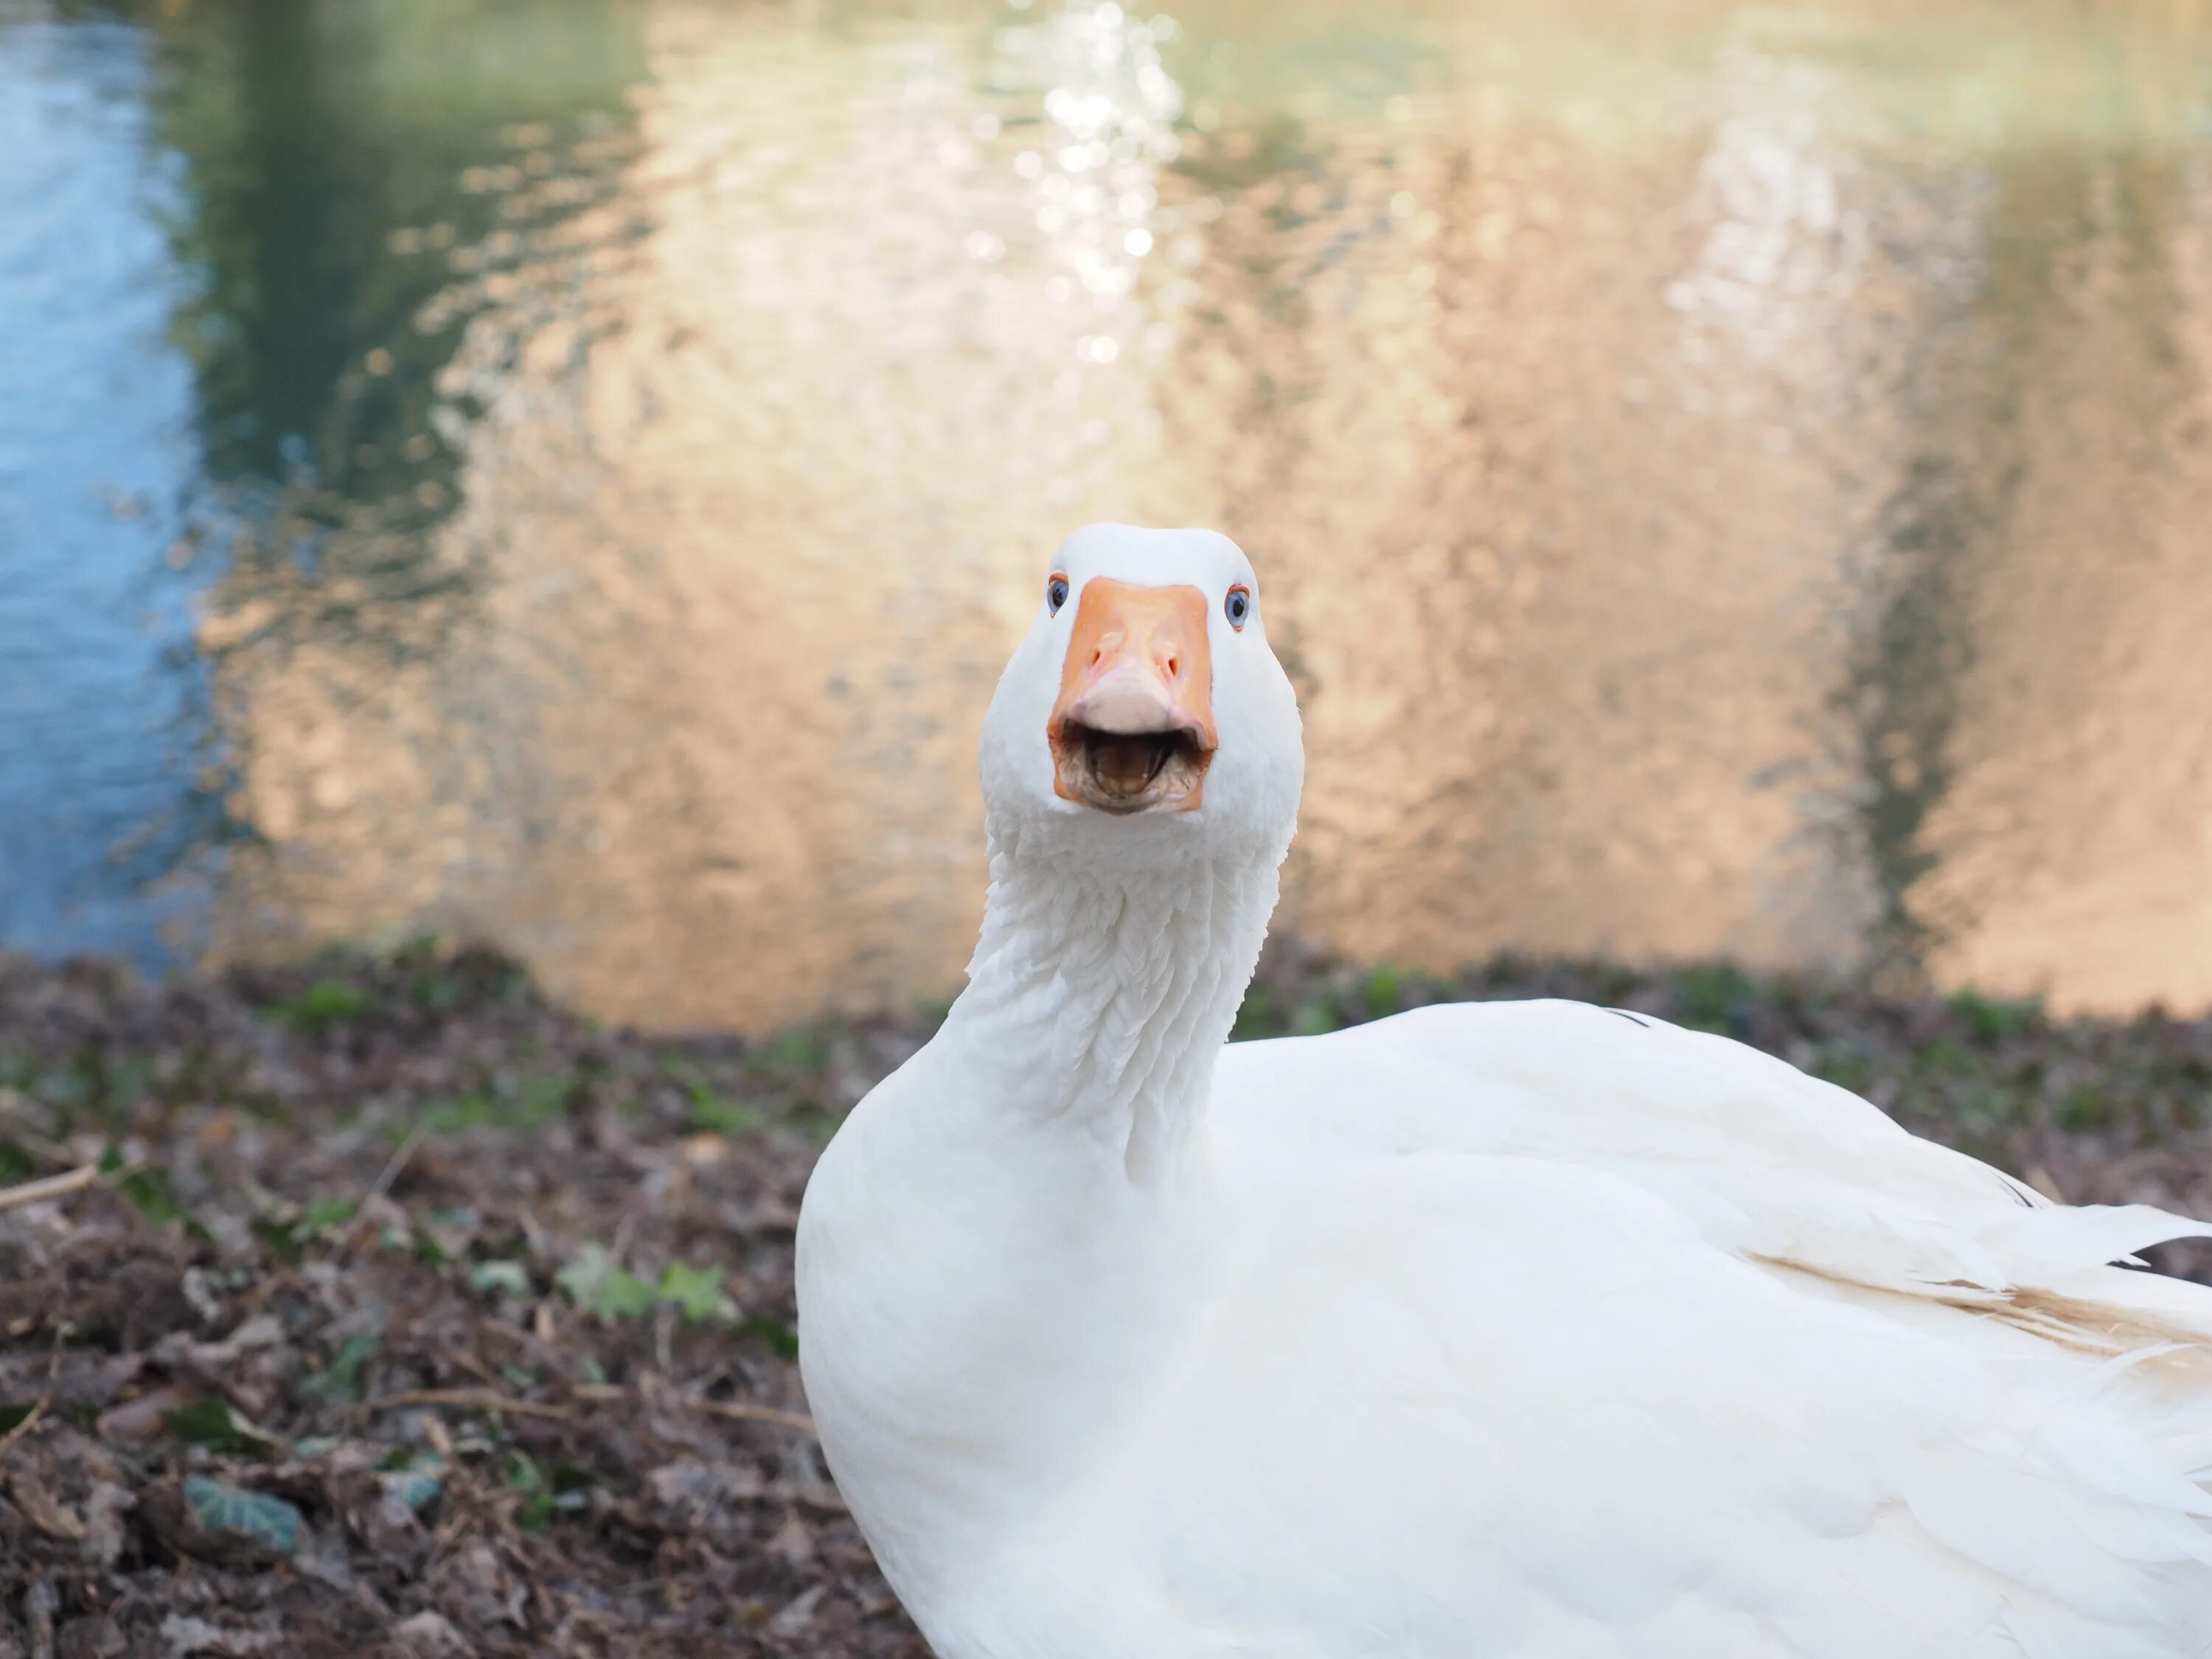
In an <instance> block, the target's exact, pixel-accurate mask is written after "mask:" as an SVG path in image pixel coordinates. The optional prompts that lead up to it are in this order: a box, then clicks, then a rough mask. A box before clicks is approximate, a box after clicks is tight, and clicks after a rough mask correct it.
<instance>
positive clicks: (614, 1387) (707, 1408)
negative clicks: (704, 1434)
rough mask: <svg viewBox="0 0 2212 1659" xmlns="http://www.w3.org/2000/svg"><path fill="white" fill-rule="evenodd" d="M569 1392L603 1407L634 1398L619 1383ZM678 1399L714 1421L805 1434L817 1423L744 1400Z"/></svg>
mask: <svg viewBox="0 0 2212 1659" xmlns="http://www.w3.org/2000/svg"><path fill="white" fill-rule="evenodd" d="M568 1392H569V1393H570V1394H572V1395H575V1396H576V1398H577V1399H579V1400H582V1401H589V1402H591V1403H592V1404H593V1405H602V1406H603V1405H609V1404H611V1403H612V1402H614V1401H617V1400H628V1399H629V1398H630V1397H631V1391H630V1390H629V1389H626V1388H624V1387H623V1385H622V1384H621V1383H574V1384H573V1385H572V1386H571V1387H570V1388H569V1389H568ZM676 1398H677V1402H678V1404H679V1405H683V1406H686V1407H690V1409H691V1410H693V1411H696V1412H706V1413H709V1414H710V1415H712V1416H714V1417H727V1418H732V1419H736V1420H737V1421H738V1422H740V1423H773V1424H775V1425H776V1426H777V1427H778V1428H781V1429H796V1430H798V1431H799V1433H801V1434H812V1433H813V1432H814V1419H812V1418H811V1417H806V1416H804V1415H802V1414H801V1413H798V1412H786V1411H778V1410H777V1409H776V1408H775V1407H773V1406H755V1405H751V1404H750V1403H748V1402H747V1401H743V1400H709V1399H708V1398H707V1396H706V1395H703V1394H683V1395H677V1396H676Z"/></svg>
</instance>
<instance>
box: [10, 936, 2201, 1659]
mask: <svg viewBox="0 0 2212 1659" xmlns="http://www.w3.org/2000/svg"><path fill="white" fill-rule="evenodd" d="M1508 995H1516V996H1517V995H1566V996H1575V997H1581V998H1585V999H1588V1000H1595V1001H1600V1002H1604V1003H1607V1004H1610V1005H1613V1006H1623V1007H1628V1008H1633V1009H1638V1010H1641V1011H1644V1012H1651V1013H1656V1014H1659V1015H1662V1016H1664V1017H1667V1018H1674V1019H1678V1020H1680V1021H1682V1022H1684V1023H1686V1024H1697V1025H1703V1026H1706V1027H1708V1028H1711V1029H1716V1030H1726V1031H1729V1032H1731V1033H1732V1034H1734V1035H1735V1036H1740V1037H1742V1038H1743V1039H1745V1040H1746V1041H1748V1042H1753V1043H1756V1044H1758V1045H1759V1046H1760V1047H1762V1048H1767V1049H1769V1050H1771V1052H1774V1053H1776V1054H1781V1055H1783V1056H1784V1058H1786V1059H1788V1060H1792V1061H1794V1062H1795V1063H1796V1064H1798V1065H1800V1066H1805V1067H1806V1068H1807V1069H1808V1070H1811V1071H1814V1072H1816V1073H1820V1074H1821V1075H1823V1076H1826V1077H1829V1078H1831V1079H1834V1080H1836V1081H1838V1082H1841V1083H1844V1084H1845V1085H1847V1086H1850V1087H1851V1088H1854V1089H1856V1090H1857V1091H1860V1092H1862V1093H1863V1094H1866V1095H1867V1096H1869V1098H1871V1099H1873V1100H1875V1102H1876V1103H1878V1104H1880V1105H1881V1106H1882V1107H1883V1108H1884V1109H1887V1110H1889V1111H1891V1112H1893V1114H1895V1115H1898V1116H1899V1117H1900V1118H1901V1119H1902V1120H1903V1121H1905V1122H1906V1123H1907V1124H1908V1125H1910V1127H1912V1128H1914V1129H1916V1130H1917V1131H1919V1132H1921V1133H1927V1134H1931V1135H1934V1136H1936V1137H1937V1138H1940V1139H1946V1140H1949V1141H1952V1142H1954V1143H1955V1144H1959V1145H1962V1146H1966V1147H1967V1148H1968V1149H1969V1150H1971V1151H1972V1152H1976V1153H1977V1154H1978V1155H1980V1156H1982V1157H1984V1158H1990V1159H1991V1160H1992V1161H1994V1162H1996V1163H1998V1164H2002V1165H2003V1166H2004V1167H2006V1168H2008V1169H2009V1170H2013V1171H2014V1172H2015V1173H2016V1174H2019V1175H2021V1176H2024V1177H2025V1178H2027V1180H2029V1181H2031V1182H2033V1183H2034V1184H2035V1185H2037V1186H2039V1187H2041V1188H2045V1189H2046V1190H2048V1191H2050V1192H2051V1193H2053V1194H2057V1195H2061V1196H2063V1197H2065V1198H2068V1199H2070V1200H2095V1201H2104V1202H2117V1201H2128V1200H2147V1201H2149V1202H2154V1203H2159V1204H2163V1205H2166V1206H2170V1207H2173V1208H2177V1209H2181V1210H2184V1211H2193V1212H2197V1213H2199V1214H2212V1129H2208V1125H2212V1021H2199V1022H2189V1021H2182V1020H2176V1019H2170V1018H2164V1017H2162V1016H2160V1015H2157V1014H2152V1015H2147V1016H2145V1017H2143V1018H2138V1019H2135V1020H2130V1021H2124V1022H2100V1021H2086V1020H2084V1021H2058V1020H2054V1019H2052V1018H2047V1017H2046V1016H2045V1014H2044V1013H2042V1012H2040V1011H2039V1010H2038V1009H2036V1008H2034V1007H2033V1006H2023V1005H2015V1004H2008V1003H1998V1002H1991V1001H1988V1000H1982V999H1978V998H1960V999H1954V1000H1941V999H1936V998H1933V997H1917V998H1913V997H1905V998H1897V997H1890V998H1884V997H1880V996H1876V995H1874V994H1871V993H1869V992H1867V991H1865V990H1863V989H1859V988H1855V987H1848V986H1840V985H1820V984H1813V983H1808V982H1800V981H1786V980H1772V979H1760V978H1756V977H1752V976H1747V975H1743V974H1741V973H1738V972H1736V971H1735V970H1733V969H1727V968H1723V967H1693V968H1686V969H1673V970H1668V971H1665V972H1653V973H1641V974H1639V973H1632V972H1628V971H1626V970H1621V969H1608V968H1602V967H1593V966H1577V965H1547V966H1529V965H1522V964H1513V963H1502V964H1498V965H1494V966H1492V967H1490V968H1487V969H1481V970H1479V971H1474V972H1471V973H1469V974H1468V975H1463V976H1462V977H1460V978H1458V979H1456V980H1453V981H1436V980H1431V979H1426V978H1423V977H1420V976H1418V975H1401V974H1397V973H1393V972H1390V971H1389V970H1387V969H1386V970H1376V971H1370V972H1365V973H1358V972H1354V971H1352V970H1351V969H1346V968H1344V967H1341V966H1339V965H1335V964H1331V963H1324V962H1319V961H1316V960H1313V959H1311V958H1309V957H1304V956H1302V955H1300V954H1299V953H1298V952H1297V951H1295V950H1285V951H1279V952H1278V953H1276V954H1275V955H1274V956H1273V957H1271V958H1270V960H1269V962H1268V963H1267V965H1266V966H1265V967H1264V968H1263V969H1262V974H1261V981H1260V982H1259V983H1258V985H1257V986H1256V987H1255V990H1254V994H1253V995H1252V998H1251V999H1250V1000H1249V1002H1248V1004H1247V1006H1246V1009H1245V1013H1244V1017H1243V1020H1242V1022H1241V1024H1240V1032H1241V1033H1242V1034H1243V1035H1256V1034H1266V1033H1275V1032H1282V1031H1305V1030H1326V1029H1329V1028H1331V1027H1333V1026H1335V1025H1340V1024H1346V1023H1350V1022H1353V1021H1357V1020H1359V1019H1364V1018H1372V1017H1375V1016H1376V1015H1379V1014H1383V1013H1386V1012H1391V1011H1393V1010H1395V1009H1397V1008H1399V1007H1401V1006H1410V1005H1412V1004H1415V1003H1419V1002H1425V1001H1431V1000H1438V999H1440V998H1447V997H1498V996H1508ZM931 1024H932V1020H931V1019H930V1018H928V1017H927V1016H926V1015H916V1016H915V1017H914V1018H906V1019H896V1020H893V1019H884V1020H876V1021H857V1022H856V1021H829V1022H824V1023H822V1024H817V1025H813V1026H810V1027H806V1028H804V1029H801V1030H793V1031H787V1032H785V1033H783V1034H782V1035H781V1036H777V1037H775V1039H773V1040H771V1041H767V1042H756V1043H747V1042H740V1041H738V1040H736V1039H732V1038H704V1039H698V1040H687V1041H672V1040H668V1039H664V1038H656V1037H650V1036H641V1035H637V1034H635V1033H629V1032H624V1031H619V1030H608V1029H605V1028H604V1027H600V1026H598V1025H595V1024H592V1023H590V1022H588V1021H586V1020H584V1019H581V1018H577V1017H575V1016H574V1015H571V1014H568V1013H565V1012H562V1011H561V1010H559V1009H557V1008H555V1007H552V1006H549V1005H547V1004H546V1003H545V1002H544V1000H541V999H540V998H539V997H538V995H537V994H535V993H534V991H533V990H532V987H531V986H530V985H529V983H528V982H527V981H526V979H525V978H524V976H523V975H521V974H520V972H519V971H518V970H516V969H514V968H513V966H512V965H511V964H509V963H506V962H504V961H502V960H501V959H500V958H498V957H493V956H490V955H488V954H485V953H483V952H479V951H460V952H458V953H455V952H447V951H441V950H439V949H437V948H435V947H433V946H429V945H422V946H416V947H413V948H410V949H409V950H406V951H401V952H399V953H398V954H396V955H393V956H390V957H377V958H369V957H330V958H325V959H322V960H319V961H317V962H313V963H303V964H300V965H297V966H295V967H290V968H285V969H240V970H237V971H234V972H232V973H229V974H228V975H222V976H218V977H213V978H206V979H197V980H186V981H177V982H171V983H167V984H161V985H147V984H143V983H141V982H139V981H137V980H135V979H134V978H132V977H131V975H128V974H126V973H125V972H123V971H121V970H119V969H115V968H113V967H111V966H106V965H101V964H89V963H77V964H69V965H64V966H60V967H46V966H37V965H33V964H31V963H27V962H22V961H20V960H13V959H0V1659H17V1656H28V1659H75V1656H89V1655H115V1656H121V1655H128V1656H132V1659H141V1656H163V1659H168V1656H188V1655H194V1654H207V1655H216V1656H224V1655H250V1654H270V1655H279V1656H287V1659H292V1656H299V1659H319V1656H336V1655H345V1656H348V1659H459V1656H465V1655H478V1656H486V1659H489V1656H504V1655H559V1656H658V1655H670V1656H675V1655H682V1656H687V1659H690V1656H696V1659H719V1656H741V1655H742V1656H754V1655H768V1654H775V1655H806V1656H818V1659H923V1656H924V1655H925V1653H926V1650H925V1649H924V1648H923V1646H922V1644H921V1641H920V1640H919V1638H917V1637H916V1636H915V1634H914V1632H913V1630H912V1628H911V1627H910V1626H908V1623H907V1622H906V1620H905V1619H904V1617H903V1615H902V1613H900V1611H899V1609H898V1607H897V1606H896V1602H895V1601H894V1600H893V1598H892V1596H891V1595H890V1592H889V1591H888V1589H886V1588H885V1587H884V1583H883V1582H882V1580H881V1579H880V1578H879V1577H878V1576H877V1575H876V1573H875V1571H874V1569H873V1567H872V1564H871V1562H870V1559H869V1556H868V1553H867V1550H866V1546H865V1545H864V1544H863V1543H862V1541H861V1540H860V1536H859V1534H858V1532H857V1531H856V1529H855V1528H854V1526H853V1524H852V1522H851V1521H850V1519H849V1518H848V1516H847V1515H846V1514H845V1512H844V1510H843V1507H842V1504H840V1503H839V1501H838V1498H837V1496H836V1491H835V1489H834V1488H833V1487H832V1486H831V1485H830V1483H829V1479H828V1476H827V1474H826V1472H825V1471H824V1469H823V1466H822V1462H821V1459H820V1455H819V1453H818V1451H817V1449H816V1447H815V1444H814V1442H813V1440H812V1438H811V1435H810V1434H809V1432H808V1431H807V1427H806V1422H805V1415H804V1413H805V1401H804V1400H803V1398H802V1397H801V1395H800V1393H799V1381H798V1375H797V1370H796V1366H795V1365H794V1364H793V1352H794V1339H793V1319H794V1310H793V1305H792V1288H791V1249H792V1231H793V1223H794V1221H795V1219H796V1217H797V1212H798V1206H799V1194H800V1193H801V1191H802V1189H803V1188H804V1186H805V1179H806V1174H807V1171H808V1170H809V1169H810V1168H811V1164H812V1162H813V1159H814V1158H815V1156H816V1154H817V1152H818V1151H819V1149H820V1147H821V1146H822V1145H823V1142H824V1140H825V1139H826V1138H827V1135H828V1133H829V1131H830V1130H831V1129H832V1128H833V1127H834V1126H835V1124H836V1121H837V1119H838V1117H839V1116H840V1115H841V1114H842V1112H843V1111H844V1110H845V1109H847V1108H848V1107H849V1106H850V1104H851V1103H853V1102H854V1101H855V1100H857V1099H858V1098H859V1097H860V1095H861V1094H862V1093H864V1092H865V1091H866V1089H867V1088H868V1087H869V1086H870V1085H872V1083H873V1082H874V1081H875V1080H876V1079H878V1077H880V1076H882V1075H883V1074H884V1073H885V1072H887V1071H888V1070H890V1068H891V1067H893V1066H896V1065H897V1064H898V1063H899V1061H900V1060H902V1059H903V1058H904V1057H905V1056H906V1055H907V1054H909V1053H911V1052H912V1051H913V1050H914V1048H915V1047H916V1046H917V1045H918V1044H919V1043H920V1042H921V1041H922V1040H923V1039H924V1038H925V1037H926V1036H927V1032H928V1030H930V1028H931ZM56 1177H58V1178H59V1181H58V1185H59V1187H60V1188H62V1189H63V1190H60V1191H59V1192H58V1193H54V1194H52V1195H51V1196H47V1197H46V1198H44V1199H42V1200H37V1201H26V1200H27V1193H26V1185H25V1184H26V1183H28V1182H35V1181H46V1180H50V1179H53V1178H56ZM50 1190H51V1189H50ZM2158 1265H2160V1266H2161V1267H2166V1269H2168V1270H2171V1271H2184V1272H2194V1273H2197V1276H2200V1277H2207V1278H2212V1256H2208V1255H2204V1254H2202V1253H2200V1254H2197V1255H2193V1256H2192V1255H2186V1254H2183V1253H2179V1252H2173V1251H2169V1252H2167V1253H2166V1254H2165V1255H2164V1256H2163V1258H2162V1259H2161V1261H2160V1263H2159V1264H2158Z"/></svg>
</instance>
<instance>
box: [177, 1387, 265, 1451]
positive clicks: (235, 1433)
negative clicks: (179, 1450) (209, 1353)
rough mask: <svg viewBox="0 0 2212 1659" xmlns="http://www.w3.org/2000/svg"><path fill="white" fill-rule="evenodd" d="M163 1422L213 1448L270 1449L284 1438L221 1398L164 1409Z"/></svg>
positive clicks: (181, 1436) (186, 1438)
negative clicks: (169, 1410) (234, 1409)
mask: <svg viewBox="0 0 2212 1659" xmlns="http://www.w3.org/2000/svg"><path fill="white" fill-rule="evenodd" d="M161 1426H162V1427H164V1428H166V1429H167V1430H168V1431H169V1432H170V1433H171V1434H173V1435H174V1436H176V1437H177V1438H178V1439H179V1440H184V1441H189V1442H190V1443H191V1444H193V1445H195V1446H205V1447H207V1448H208V1449H210V1451H222V1452H259V1453H264V1454H265V1453H268V1452H270V1451H273V1450H275V1449H277V1448H279V1447H281V1446H282V1445H283V1442H282V1441H280V1440H279V1439H277V1438H276V1436H275V1435H272V1434H270V1433H269V1432H268V1431H266V1430H264V1429H263V1428H262V1427H261V1426H260V1425H258V1424H257V1423H255V1422H254V1421H253V1420H252V1419H251V1418H247V1417H244V1416H241V1415H240V1413H237V1412H234V1411H233V1410H232V1409H231V1408H230V1403H229V1401H225V1400H221V1399H207V1400H195V1401H192V1403H191V1405H189V1406H179V1407H177V1409H176V1410H174V1411H171V1412H163V1413H161Z"/></svg>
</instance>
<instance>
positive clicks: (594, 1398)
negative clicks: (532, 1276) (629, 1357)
mask: <svg viewBox="0 0 2212 1659" xmlns="http://www.w3.org/2000/svg"><path fill="white" fill-rule="evenodd" d="M571 1392H572V1393H574V1395H575V1396H576V1398H577V1399H579V1400H581V1401H586V1402H588V1403H590V1404H593V1405H605V1404H607V1403H609V1402H611V1401H617V1400H627V1399H629V1397H630V1390H629V1389H625V1388H623V1387H622V1386H620V1385H619V1384H617V1383H579V1384H577V1385H576V1387H575V1388H574V1389H572V1390H571ZM677 1399H678V1403H679V1404H681V1405H684V1406H685V1407H689V1408H690V1409H691V1410H693V1411H695V1412H705V1413H707V1414H708V1415H709V1416H711V1417H726V1418H730V1419H734V1420H735V1421H737V1422H740V1423H772V1424H774V1425H775V1426H776V1427H777V1428H780V1429H795V1430H797V1431H799V1433H801V1434H812V1433H813V1432H814V1419H812V1418H811V1417H805V1416H801V1415H800V1414H799V1413H797V1412H787V1411H778V1410H777V1409H776V1408H775V1407H774V1406H756V1405H753V1404H751V1403H750V1401H743V1400H709V1399H708V1398H707V1396H706V1395H702V1394H686V1395H678V1396H677ZM410 1406H451V1407H453V1408H454V1409H456V1410H458V1411H472V1412H512V1413H514V1414H515V1415H516V1416H518V1417H550V1418H553V1419H556V1420H557V1421H560V1422H564V1423H565V1422H570V1421H573V1420H574V1418H575V1415H576V1413H574V1412H573V1411H570V1410H569V1409H568V1407H566V1406H555V1405H550V1404H548V1403H546V1402H544V1401H536V1400H516V1399H513V1398H511V1397H509V1396H508V1395H503V1394H497V1393H495V1392H494V1391H493V1390H491V1389H407V1390H405V1391H404V1393H400V1394H387V1395H380V1397H379V1398H377V1399H374V1400H364V1401H362V1402H361V1404H359V1405H358V1406H356V1407H354V1409H355V1410H356V1411H363V1412H385V1411H402V1410H404V1409H405V1408H406V1407H410Z"/></svg>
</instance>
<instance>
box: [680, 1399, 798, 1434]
mask: <svg viewBox="0 0 2212 1659" xmlns="http://www.w3.org/2000/svg"><path fill="white" fill-rule="evenodd" d="M684 1404H685V1405H687V1406H689V1407H691V1408H692V1410H694V1411H702V1412H709V1413H713V1414H714V1416H716V1417H732V1418H735V1419H737V1420H738V1422H740V1423H773V1424H775V1426H776V1427H778V1428H780V1429H796V1430H798V1431H799V1432H800V1433H801V1434H812V1433H813V1432H814V1419H812V1418H811V1417H802V1416H800V1415H799V1413H797V1412H781V1411H778V1410H777V1409H776V1408H775V1407H773V1406H754V1405H750V1404H748V1403H747V1402H745V1401H742V1400H709V1399H708V1398H707V1397H706V1396H705V1395H696V1394H687V1395H684Z"/></svg>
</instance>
